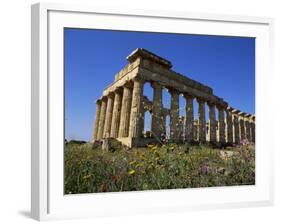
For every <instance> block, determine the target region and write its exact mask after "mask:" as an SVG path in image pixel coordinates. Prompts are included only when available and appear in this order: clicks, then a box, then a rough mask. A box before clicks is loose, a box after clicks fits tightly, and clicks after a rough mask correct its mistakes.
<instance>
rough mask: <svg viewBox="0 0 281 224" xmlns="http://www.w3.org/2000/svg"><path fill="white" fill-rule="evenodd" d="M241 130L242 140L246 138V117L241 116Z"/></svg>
mask: <svg viewBox="0 0 281 224" xmlns="http://www.w3.org/2000/svg"><path fill="white" fill-rule="evenodd" d="M239 130H240V140H244V139H245V122H244V117H242V116H240V117H239Z"/></svg>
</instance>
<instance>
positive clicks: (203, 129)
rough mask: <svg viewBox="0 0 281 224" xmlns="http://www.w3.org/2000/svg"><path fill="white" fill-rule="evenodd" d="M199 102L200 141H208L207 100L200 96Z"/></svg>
mask: <svg viewBox="0 0 281 224" xmlns="http://www.w3.org/2000/svg"><path fill="white" fill-rule="evenodd" d="M197 102H198V117H199V142H206V118H205V101H204V100H203V99H202V98H199V97H198V98H197Z"/></svg>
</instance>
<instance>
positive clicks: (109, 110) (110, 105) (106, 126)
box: [103, 93, 114, 138]
mask: <svg viewBox="0 0 281 224" xmlns="http://www.w3.org/2000/svg"><path fill="white" fill-rule="evenodd" d="M113 103H114V94H112V93H110V94H109V95H108V97H107V107H106V112H105V121H104V131H103V137H104V138H109V137H110V128H111V121H112V111H113Z"/></svg>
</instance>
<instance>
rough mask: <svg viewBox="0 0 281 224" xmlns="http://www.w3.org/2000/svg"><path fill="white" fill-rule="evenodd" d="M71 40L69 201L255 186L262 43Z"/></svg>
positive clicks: (99, 33) (83, 33) (169, 37)
mask: <svg viewBox="0 0 281 224" xmlns="http://www.w3.org/2000/svg"><path fill="white" fill-rule="evenodd" d="M63 36H64V37H63V38H64V40H63V41H64V49H63V52H64V139H62V140H61V141H64V161H63V162H64V180H63V181H64V194H66V195H69V194H82V193H101V192H103V193H105V192H128V191H145V190H153V191H156V190H171V189H186V188H206V187H227V186H245V185H255V183H256V181H255V176H256V172H255V120H256V117H255V75H256V74H255V66H256V65H255V56H256V53H255V44H256V39H255V37H245V36H243V37H240V36H219V35H203V34H202V35H199V34H192V33H190V34H187V33H160V32H141V31H129V30H128V31H124V30H122V31H121V30H105V29H82V28H71V27H65V28H64V31H63Z"/></svg>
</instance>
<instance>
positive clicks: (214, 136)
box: [208, 102, 217, 143]
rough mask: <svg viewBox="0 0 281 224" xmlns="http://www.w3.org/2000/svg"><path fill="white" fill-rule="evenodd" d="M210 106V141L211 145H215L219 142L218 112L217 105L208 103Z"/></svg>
mask: <svg viewBox="0 0 281 224" xmlns="http://www.w3.org/2000/svg"><path fill="white" fill-rule="evenodd" d="M208 106H209V119H210V121H209V127H210V130H209V141H210V142H211V143H215V142H216V141H217V134H216V124H217V121H216V110H215V104H214V103H213V102H208Z"/></svg>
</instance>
